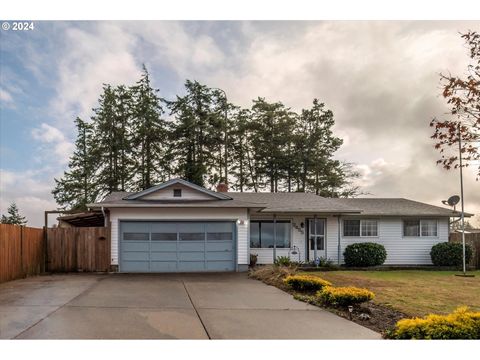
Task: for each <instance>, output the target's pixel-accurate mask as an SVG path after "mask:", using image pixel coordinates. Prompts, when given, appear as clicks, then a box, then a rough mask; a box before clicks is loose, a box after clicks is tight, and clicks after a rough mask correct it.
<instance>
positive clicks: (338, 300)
mask: <svg viewBox="0 0 480 360" xmlns="http://www.w3.org/2000/svg"><path fill="white" fill-rule="evenodd" d="M316 295H317V297H318V298H319V299H320V300H322V301H323V302H325V303H327V304H329V305H334V306H349V305H355V304H361V303H363V302H366V301H370V300H372V299H373V298H374V297H375V294H374V293H373V292H371V291H370V290H367V289H360V288H356V287H332V286H326V287H324V288H323V289H322V290H320V291H319V292H317V294H316Z"/></svg>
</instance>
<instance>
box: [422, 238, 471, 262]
mask: <svg viewBox="0 0 480 360" xmlns="http://www.w3.org/2000/svg"><path fill="white" fill-rule="evenodd" d="M472 255H473V251H472V248H471V246H469V245H468V244H465V261H466V263H467V264H468V263H469V262H470V260H471V259H472ZM430 257H431V259H432V263H433V265H436V266H462V265H463V246H462V244H461V243H451V242H443V243H439V244H437V245H434V246H432V250H431V251H430Z"/></svg>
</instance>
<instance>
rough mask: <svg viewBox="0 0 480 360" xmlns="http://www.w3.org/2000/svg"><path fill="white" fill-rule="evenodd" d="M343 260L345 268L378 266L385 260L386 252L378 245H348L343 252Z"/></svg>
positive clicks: (368, 243)
mask: <svg viewBox="0 0 480 360" xmlns="http://www.w3.org/2000/svg"><path fill="white" fill-rule="evenodd" d="M343 259H344V261H345V265H347V266H357V267H364V266H378V265H382V264H383V263H384V262H385V260H386V259H387V251H386V250H385V247H384V246H383V245H380V244H376V243H372V242H364V243H356V244H351V245H348V246H347V247H346V248H345V251H344V252H343Z"/></svg>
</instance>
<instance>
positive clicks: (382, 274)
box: [305, 270, 480, 316]
mask: <svg viewBox="0 0 480 360" xmlns="http://www.w3.org/2000/svg"><path fill="white" fill-rule="evenodd" d="M305 273H306V274H311V275H317V276H320V277H321V278H322V279H325V280H328V281H330V282H332V283H333V284H334V285H335V286H356V287H360V288H367V289H369V290H371V291H373V292H374V293H375V299H374V300H373V302H374V303H376V304H378V305H381V306H386V307H390V308H393V309H395V310H397V311H400V312H403V313H405V314H407V315H409V316H424V315H427V314H430V313H436V314H447V313H450V312H452V311H453V310H455V309H456V308H457V307H459V306H468V307H469V308H470V309H471V310H474V311H480V271H475V272H469V273H473V274H475V277H473V278H472V277H469V278H463V277H457V276H455V274H458V273H459V272H456V271H430V270H392V271H381V270H375V271H326V272H322V271H313V272H305Z"/></svg>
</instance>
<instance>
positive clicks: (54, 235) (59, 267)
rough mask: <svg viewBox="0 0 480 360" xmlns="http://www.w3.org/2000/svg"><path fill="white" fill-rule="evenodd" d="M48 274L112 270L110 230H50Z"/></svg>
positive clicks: (48, 233)
mask: <svg viewBox="0 0 480 360" xmlns="http://www.w3.org/2000/svg"><path fill="white" fill-rule="evenodd" d="M47 238H48V241H47V271H51V272H69V271H108V270H109V268H110V228H108V227H77V228H49V229H47Z"/></svg>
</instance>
